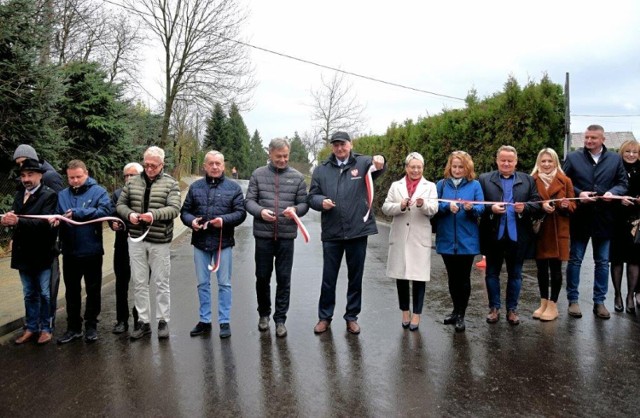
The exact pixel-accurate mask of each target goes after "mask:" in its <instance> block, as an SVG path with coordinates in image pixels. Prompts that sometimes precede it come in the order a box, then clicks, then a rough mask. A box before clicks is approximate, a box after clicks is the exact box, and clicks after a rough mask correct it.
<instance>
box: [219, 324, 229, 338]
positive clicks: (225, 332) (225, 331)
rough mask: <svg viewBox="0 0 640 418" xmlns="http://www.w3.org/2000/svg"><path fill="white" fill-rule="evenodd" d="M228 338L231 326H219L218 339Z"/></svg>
mask: <svg viewBox="0 0 640 418" xmlns="http://www.w3.org/2000/svg"><path fill="white" fill-rule="evenodd" d="M229 337H231V325H229V324H220V338H229Z"/></svg>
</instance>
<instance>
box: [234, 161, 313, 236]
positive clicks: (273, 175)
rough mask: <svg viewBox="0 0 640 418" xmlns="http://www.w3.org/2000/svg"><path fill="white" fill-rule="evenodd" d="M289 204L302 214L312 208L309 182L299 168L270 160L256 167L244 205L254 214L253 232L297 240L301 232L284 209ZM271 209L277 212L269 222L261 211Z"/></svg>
mask: <svg viewBox="0 0 640 418" xmlns="http://www.w3.org/2000/svg"><path fill="white" fill-rule="evenodd" d="M289 206H294V207H295V208H296V214H297V215H298V216H299V217H302V216H304V215H305V214H306V213H307V212H308V211H309V205H308V204H307V184H306V183H305V181H304V176H303V175H302V174H301V173H300V172H299V171H298V170H296V169H294V168H291V167H286V168H284V169H279V168H276V167H274V166H273V165H272V164H271V163H269V164H267V165H266V166H264V167H260V168H257V169H256V170H255V171H254V172H253V174H252V175H251V180H249V188H248V190H247V196H246V198H245V202H244V207H245V209H246V210H247V212H249V213H250V214H251V215H253V235H254V236H255V237H257V238H270V239H274V240H277V239H295V238H296V236H297V235H298V227H297V225H296V223H295V222H294V221H293V220H292V219H289V218H287V217H285V216H284V215H283V214H282V212H283V211H284V210H285V209H286V208H288V207H289ZM263 209H269V210H272V211H274V212H276V213H277V214H278V217H277V220H276V221H275V222H266V221H265V220H264V219H262V216H261V215H260V212H262V210H263Z"/></svg>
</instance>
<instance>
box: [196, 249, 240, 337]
mask: <svg viewBox="0 0 640 418" xmlns="http://www.w3.org/2000/svg"><path fill="white" fill-rule="evenodd" d="M232 249H233V247H227V248H223V249H222V251H221V252H220V268H219V269H218V271H217V273H216V275H217V277H218V323H219V324H228V323H229V320H230V319H229V316H230V314H231V271H232V269H233V257H232V254H233V253H232ZM217 256H218V250H216V251H202V250H200V249H198V248H196V247H193V261H194V263H195V266H196V276H197V278H198V299H199V300H200V322H204V323H206V324H210V323H211V272H210V271H209V269H208V268H207V266H208V265H209V263H211V265H213V263H215V261H216V260H217Z"/></svg>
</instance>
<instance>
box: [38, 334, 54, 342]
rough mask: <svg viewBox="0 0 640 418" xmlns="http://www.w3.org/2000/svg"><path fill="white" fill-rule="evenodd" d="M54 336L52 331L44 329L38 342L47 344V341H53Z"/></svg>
mask: <svg viewBox="0 0 640 418" xmlns="http://www.w3.org/2000/svg"><path fill="white" fill-rule="evenodd" d="M52 338H53V337H52V336H51V333H50V332H47V331H42V332H41V333H40V337H39V338H38V344H39V345H44V344H47V343H49V342H51V339H52Z"/></svg>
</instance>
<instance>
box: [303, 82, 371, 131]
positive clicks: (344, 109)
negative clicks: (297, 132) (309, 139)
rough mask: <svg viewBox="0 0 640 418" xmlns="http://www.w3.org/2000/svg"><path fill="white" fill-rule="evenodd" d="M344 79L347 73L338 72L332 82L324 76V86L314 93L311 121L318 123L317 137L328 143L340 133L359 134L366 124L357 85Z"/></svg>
mask: <svg viewBox="0 0 640 418" xmlns="http://www.w3.org/2000/svg"><path fill="white" fill-rule="evenodd" d="M344 77H345V75H344V74H343V73H338V72H334V73H333V76H332V77H331V78H330V79H326V78H325V77H324V75H323V76H321V84H322V86H321V87H320V88H318V89H317V90H311V98H312V103H311V107H312V112H311V120H312V121H313V122H314V129H315V131H316V135H318V136H319V137H320V138H319V139H321V140H323V141H324V142H325V143H326V142H328V140H329V137H330V136H331V134H333V133H334V132H336V131H347V132H349V133H351V134H352V135H356V134H358V133H359V132H360V130H361V129H362V127H363V126H364V123H365V119H364V116H363V113H364V110H365V106H364V105H362V104H360V103H359V102H358V98H357V96H356V94H355V92H353V85H352V84H349V83H347V81H346V80H345V78H344ZM313 142H315V140H314V141H313Z"/></svg>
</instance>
